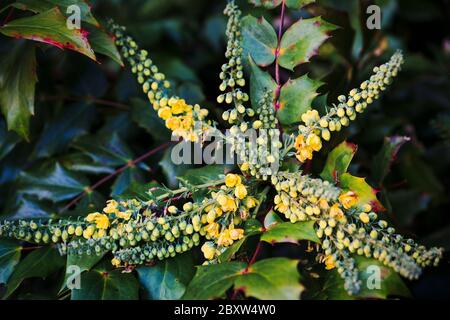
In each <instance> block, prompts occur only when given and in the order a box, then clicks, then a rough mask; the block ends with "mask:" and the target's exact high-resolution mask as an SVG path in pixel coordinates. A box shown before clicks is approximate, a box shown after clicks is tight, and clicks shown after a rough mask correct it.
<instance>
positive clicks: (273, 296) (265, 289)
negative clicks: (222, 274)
mask: <svg viewBox="0 0 450 320" xmlns="http://www.w3.org/2000/svg"><path fill="white" fill-rule="evenodd" d="M297 264H298V260H291V259H288V258H271V259H264V260H260V261H258V262H256V263H255V264H253V265H252V266H251V267H250V268H249V269H248V271H247V272H246V273H245V274H243V275H242V276H240V277H238V278H236V281H235V288H241V289H242V290H243V292H245V294H246V295H247V296H251V297H254V298H258V299H261V300H298V299H300V294H301V293H302V291H303V290H304V287H303V285H301V284H300V274H299V272H298V270H297Z"/></svg>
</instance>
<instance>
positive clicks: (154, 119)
mask: <svg viewBox="0 0 450 320" xmlns="http://www.w3.org/2000/svg"><path fill="white" fill-rule="evenodd" d="M131 103H132V109H131V117H132V119H133V121H134V122H136V123H137V124H138V125H139V126H140V127H141V128H143V129H145V131H147V132H148V133H149V134H150V135H151V136H152V138H153V139H155V140H157V141H168V140H170V137H171V133H170V130H169V129H167V127H166V125H165V124H164V120H162V119H161V118H160V117H158V115H157V114H156V112H155V110H153V108H152V106H151V105H150V104H149V103H147V102H146V101H143V100H142V99H132V100H131Z"/></svg>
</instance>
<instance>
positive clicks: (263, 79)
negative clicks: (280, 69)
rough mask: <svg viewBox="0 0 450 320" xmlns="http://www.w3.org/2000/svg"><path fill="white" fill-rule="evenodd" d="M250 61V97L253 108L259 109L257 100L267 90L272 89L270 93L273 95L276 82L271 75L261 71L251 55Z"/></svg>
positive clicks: (259, 99) (258, 100)
mask: <svg viewBox="0 0 450 320" xmlns="http://www.w3.org/2000/svg"><path fill="white" fill-rule="evenodd" d="M249 63H250V67H251V70H250V99H251V102H252V106H253V108H254V109H259V102H260V101H261V99H262V98H263V97H264V94H265V93H266V92H267V91H272V94H273V95H275V89H276V87H277V84H276V82H275V80H273V78H272V76H271V75H270V74H269V73H267V72H265V71H262V70H261V69H260V68H259V67H258V66H257V65H256V64H255V62H254V61H253V59H252V58H251V57H249Z"/></svg>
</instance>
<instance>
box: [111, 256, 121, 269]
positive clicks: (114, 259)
mask: <svg viewBox="0 0 450 320" xmlns="http://www.w3.org/2000/svg"><path fill="white" fill-rule="evenodd" d="M111 264H112V265H113V266H114V267H118V266H120V260H119V259H117V258H113V259H112V260H111Z"/></svg>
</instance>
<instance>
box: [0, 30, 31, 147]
mask: <svg viewBox="0 0 450 320" xmlns="http://www.w3.org/2000/svg"><path fill="white" fill-rule="evenodd" d="M0 31H1V29H0ZM36 82H37V76H36V56H35V49H34V45H32V44H26V43H19V44H18V45H16V46H15V47H14V49H13V50H11V51H10V52H9V54H8V55H7V56H6V57H3V60H2V64H1V66H0V107H1V110H2V113H3V115H4V116H5V118H6V122H7V126H8V130H14V131H15V132H17V133H18V134H19V135H20V136H21V137H22V138H25V139H27V140H28V138H29V137H28V135H29V133H28V127H29V122H30V116H31V115H33V114H34V92H35V87H36Z"/></svg>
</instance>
